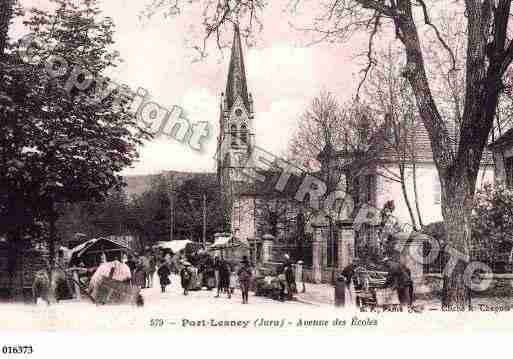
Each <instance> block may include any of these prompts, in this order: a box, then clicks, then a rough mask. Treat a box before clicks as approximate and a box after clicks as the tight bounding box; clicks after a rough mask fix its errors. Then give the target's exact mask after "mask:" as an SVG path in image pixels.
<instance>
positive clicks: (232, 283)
mask: <svg viewBox="0 0 513 359" xmlns="http://www.w3.org/2000/svg"><path fill="white" fill-rule="evenodd" d="M235 287H237V273H235V270H232V272H231V273H230V289H229V290H230V294H233V292H235Z"/></svg>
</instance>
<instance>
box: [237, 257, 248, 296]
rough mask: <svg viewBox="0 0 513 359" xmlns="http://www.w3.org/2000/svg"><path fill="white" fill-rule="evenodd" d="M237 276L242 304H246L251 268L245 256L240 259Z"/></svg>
mask: <svg viewBox="0 0 513 359" xmlns="http://www.w3.org/2000/svg"><path fill="white" fill-rule="evenodd" d="M237 275H238V276H239V283H240V289H241V292H242V304H248V297H249V284H250V282H251V267H250V265H249V261H248V257H247V256H244V257H242V261H241V267H240V269H239V271H238V272H237Z"/></svg>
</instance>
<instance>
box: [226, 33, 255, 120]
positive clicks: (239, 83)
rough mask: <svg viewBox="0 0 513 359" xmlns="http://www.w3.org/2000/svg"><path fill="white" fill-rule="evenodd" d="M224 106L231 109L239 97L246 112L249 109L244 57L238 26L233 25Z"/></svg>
mask: <svg viewBox="0 0 513 359" xmlns="http://www.w3.org/2000/svg"><path fill="white" fill-rule="evenodd" d="M225 96H226V98H225V101H226V104H227V105H228V109H231V108H232V106H233V104H234V102H235V100H236V99H237V97H238V96H240V97H241V99H242V101H243V103H244V106H246V110H247V111H248V112H250V111H251V109H250V102H251V101H250V95H249V93H248V86H247V82H246V69H245V68H244V56H243V54H242V42H241V39H240V31H239V26H238V25H235V29H234V34H233V43H232V54H231V58H230V67H229V68H228V81H227V82H226V94H225Z"/></svg>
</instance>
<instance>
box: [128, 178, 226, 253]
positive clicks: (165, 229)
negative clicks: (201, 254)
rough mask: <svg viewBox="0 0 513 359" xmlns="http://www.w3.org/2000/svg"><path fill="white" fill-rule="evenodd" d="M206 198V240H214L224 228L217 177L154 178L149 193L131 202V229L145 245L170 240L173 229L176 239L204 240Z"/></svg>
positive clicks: (146, 192) (136, 197)
mask: <svg viewBox="0 0 513 359" xmlns="http://www.w3.org/2000/svg"><path fill="white" fill-rule="evenodd" d="M171 188H172V190H171ZM203 196H205V199H206V200H205V203H206V208H205V211H206V215H207V221H206V225H207V226H206V235H207V240H209V239H210V240H211V239H212V238H213V236H214V234H215V233H216V232H220V231H221V229H222V223H223V222H222V210H221V208H220V206H219V196H220V193H219V189H218V186H217V181H216V179H215V177H211V176H208V175H202V174H197V176H192V177H190V178H187V179H180V178H176V179H175V178H173V175H171V176H170V177H166V176H163V175H162V176H157V177H155V178H154V180H153V181H152V184H151V187H150V189H149V190H147V191H145V192H144V193H143V194H141V195H138V196H135V197H134V198H132V201H130V203H129V211H130V222H129V228H130V229H133V230H134V231H136V232H137V233H138V234H139V235H140V237H141V238H142V239H143V240H144V241H145V243H146V245H151V244H153V243H155V242H156V241H167V240H169V239H170V237H171V235H170V231H171V226H173V228H174V232H173V238H175V239H191V240H193V241H201V240H202V237H203V203H204V202H203ZM171 206H173V208H172V207H171ZM171 216H173V222H174V224H173V225H171Z"/></svg>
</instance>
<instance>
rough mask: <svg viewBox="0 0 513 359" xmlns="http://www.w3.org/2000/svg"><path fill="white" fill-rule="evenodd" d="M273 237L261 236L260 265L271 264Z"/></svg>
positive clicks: (269, 235) (268, 235)
mask: <svg viewBox="0 0 513 359" xmlns="http://www.w3.org/2000/svg"><path fill="white" fill-rule="evenodd" d="M273 243H274V236H272V235H271V234H264V235H263V236H262V263H266V262H271V259H272V258H271V257H272V248H273Z"/></svg>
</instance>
